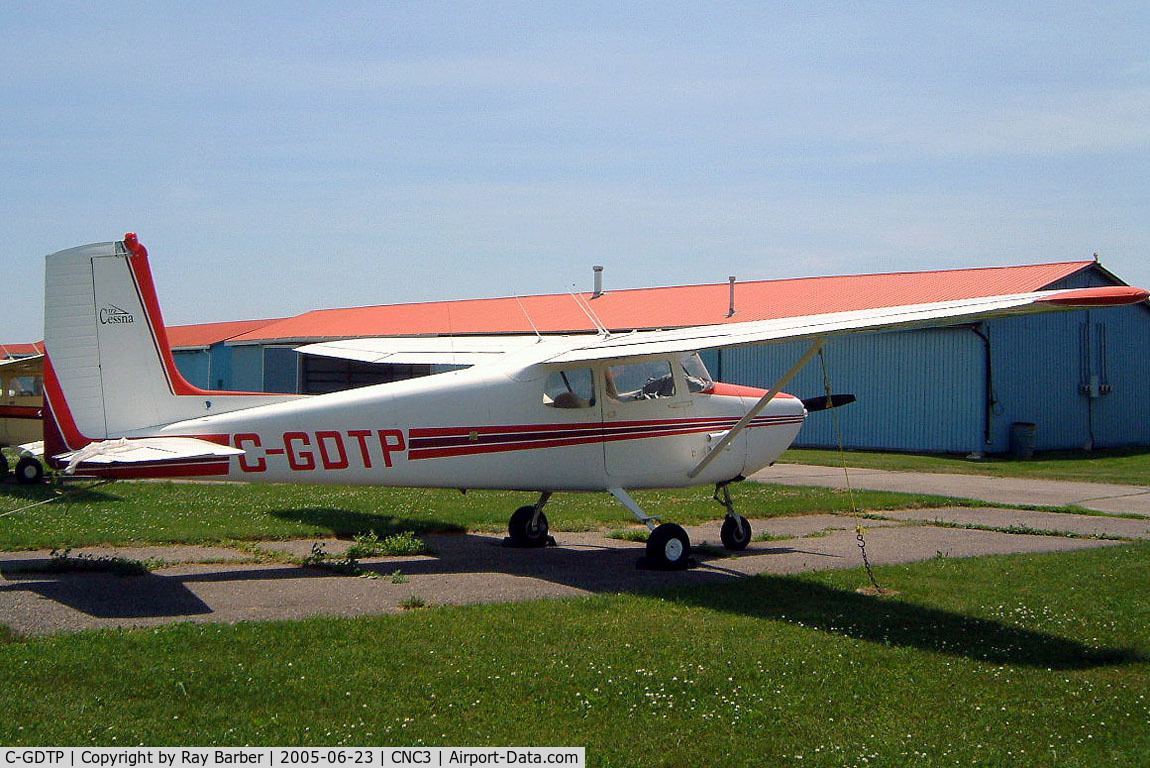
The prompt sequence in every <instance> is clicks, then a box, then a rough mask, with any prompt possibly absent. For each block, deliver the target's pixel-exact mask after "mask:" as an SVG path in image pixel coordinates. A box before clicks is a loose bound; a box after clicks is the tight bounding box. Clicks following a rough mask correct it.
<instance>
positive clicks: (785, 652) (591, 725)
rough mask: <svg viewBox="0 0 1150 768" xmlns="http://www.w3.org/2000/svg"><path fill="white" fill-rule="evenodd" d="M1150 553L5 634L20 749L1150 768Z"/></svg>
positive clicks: (4, 703) (0, 721)
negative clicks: (870, 587) (476, 750)
mask: <svg viewBox="0 0 1150 768" xmlns="http://www.w3.org/2000/svg"><path fill="white" fill-rule="evenodd" d="M1148 559H1150V545H1146V544H1135V545H1123V546H1112V547H1103V548H1099V549H1093V550H1084V551H1080V552H1076V553H1063V554H1052V555H1017V556H1007V557H987V558H976V559H969V560H953V559H944V558H937V559H934V560H931V561H928V562H923V563H917V564H913V565H906V566H891V567H883V568H880V569H878V571H879V578H880V580H881V582H882V583H883V584H884V585H889V586H891V587H893V588H895V589H898V590H900V591H901V593H902V594H901V596H899V597H895V598H881V599H879V598H871V597H864V596H861V595H859V594H857V593H856V592H855V591H854V589H855V588H856V587H858V586H859V585H861V584H863V583H865V576H864V575H863V574H862V573H861V572H860V571H839V572H825V573H815V574H808V575H805V576H801V577H754V578H747V579H738V580H732V581H731V582H727V583H724V584H719V585H714V586H709V587H705V588H681V589H678V590H676V591H670V592H663V593H658V594H655V595H615V596H597V597H592V598H586V599H577V600H567V601H549V602H538V603H526V604H513V605H488V606H476V607H465V608H444V607H433V608H430V609H425V610H419V611H413V612H410V613H407V614H402V615H391V616H382V617H375V618H361V619H314V620H309V621H303V622H283V623H242V624H238V625H215V624H209V625H204V624H178V625H171V626H166V627H162V628H157V629H146V630H122V631H106V632H85V633H78V634H69V635H59V636H53V637H43V638H31V639H26V638H16V637H12V636H7V637H5V636H3V635H2V634H0V711H3V712H4V717H3V718H0V743H2V744H4V745H7V746H22V745H60V744H68V745H77V746H82V745H132V744H138V743H143V744H149V745H188V744H195V745H202V746H210V745H241V744H256V745H284V746H289V745H296V744H300V745H317V746H325V745H339V744H343V745H380V744H383V745H397V746H404V745H419V744H428V745H441V746H450V745H477V746H483V745H555V746H586V747H587V758H588V763H589V764H591V765H595V766H638V765H642V766H700V765H724V766H764V765H770V766H776V765H807V766H811V765H814V766H823V765H826V766H840V765H847V766H856V765H857V766H863V765H866V766H874V765H930V766H940V765H959V766H968V765H974V764H978V765H992V766H1016V765H1041V766H1047V765H1058V766H1091V768H1093V766H1098V765H1103V764H1105V765H1128V766H1142V765H1146V762H1147V757H1148V755H1150V729H1147V727H1146V723H1147V722H1148V721H1150V601H1148V599H1147V597H1146V596H1147V595H1148V594H1150V568H1148V567H1147V565H1148Z"/></svg>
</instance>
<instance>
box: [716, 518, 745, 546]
mask: <svg viewBox="0 0 1150 768" xmlns="http://www.w3.org/2000/svg"><path fill="white" fill-rule="evenodd" d="M719 538H720V539H722V540H723V547H724V548H726V549H730V550H733V551H736V552H738V551H741V550H744V549H746V548H747V545H748V544H750V543H751V524H750V522H748V521H747V518H745V517H743V516H742V515H735V516H734V517H727V519H725V520H724V521H723V528H722V530H720V531H719Z"/></svg>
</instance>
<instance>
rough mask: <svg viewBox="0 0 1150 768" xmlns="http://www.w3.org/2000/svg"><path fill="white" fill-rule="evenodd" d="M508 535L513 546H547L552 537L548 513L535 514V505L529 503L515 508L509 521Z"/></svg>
mask: <svg viewBox="0 0 1150 768" xmlns="http://www.w3.org/2000/svg"><path fill="white" fill-rule="evenodd" d="M507 535H508V536H510V537H511V546H513V547H545V546H547V544H548V543H549V542H550V540H551V537H550V536H548V535H547V515H545V514H543V512H542V511H540V512H539V515H538V517H536V515H535V505H534V504H528V505H526V506H523V507H520V508H519V509H517V510H515V514H513V515H512V516H511V520H510V522H508V523H507Z"/></svg>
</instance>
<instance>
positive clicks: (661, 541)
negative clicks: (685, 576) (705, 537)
mask: <svg viewBox="0 0 1150 768" xmlns="http://www.w3.org/2000/svg"><path fill="white" fill-rule="evenodd" d="M690 559H691V539H690V538H689V537H688V536H687V532H686V531H684V530H683V528H682V526H678V525H675V524H674V523H663V524H662V525H660V526H659V527H658V528H656V529H655V530H653V531H651V535H650V536H649V537H648V538H647V567H649V568H655V569H658V570H663V571H682V570H685V569H686V568H687V566H688V564H689V562H690Z"/></svg>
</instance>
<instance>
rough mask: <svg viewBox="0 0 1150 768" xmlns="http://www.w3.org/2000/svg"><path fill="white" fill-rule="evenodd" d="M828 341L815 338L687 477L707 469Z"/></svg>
mask: <svg viewBox="0 0 1150 768" xmlns="http://www.w3.org/2000/svg"><path fill="white" fill-rule="evenodd" d="M826 341H827V340H826V339H824V338H822V337H819V338H817V339H815V340H814V342H813V343H812V344H811V348H810V349H808V350H807V351H806V354H804V355H803V356H802V357H800V358H799V361H798V362H797V363H795V364H794V365H792V366H791V367H790V370H788V371H787V372H786V373H784V374H783V376H782V378H781V379H779V380H778V381H776V382H775V383H774V386H772V387H771V388H770V389H769V390H767V394H765V395H763V396H762V397H760V398H759V401H758V402H757V403H755V404H754V405H752V406H751V409H750V410H749V411H747V415H746V416H744V417H743V418H741V419H739V421H738V422H737V423H736V424H735V426H733V427H731V429H730V430H729V431H728V432H727V434H725V435H724V436H723V439H722V440H720V441H719V442H717V443H715V447H714V448H712V449H711V450H710V452H709V453H707V455H706V456H704V457H703V458H702V460H701V461H700V462H699V463H698V464H696V465H695V468H694V469H692V470H691V471H690V472H688V473H687V477H691V478H693V477H695V476H697V475H698V474H699V473H700V472H702V471H703V470H704V469H706V468H707V466H708V465H709V464H710V463H711V462H712V461H714V460H715V459H716V458H718V456H719V454H720V453H722V452H723V451H725V450H726V449H727V446H728V445H730V444H731V442H732V441H733V440H734V439H735V437H736V436H737V435H738V434H739V433H740V432H742V431H743V430H744V429H746V427H747V425H748V424H750V423H751V420H752V419H754V418H755V417H756V416H758V415H759V413H761V412H762V410H763V409H764V408H766V407H767V403H769V402H771V400H773V399H774V397H775V395H777V394H779V392H782V391H783V387H785V386H786V385H787V384H789V383H790V381H791V379H793V378H794V377H795V376H797V375H798V373H799V371H801V370H802V369H803V368H806V366H807V363H809V362H810V361H811V358H813V357H814V356H815V355H817V354H818V352H819V350H820V349H822V348H823V344H826Z"/></svg>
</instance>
